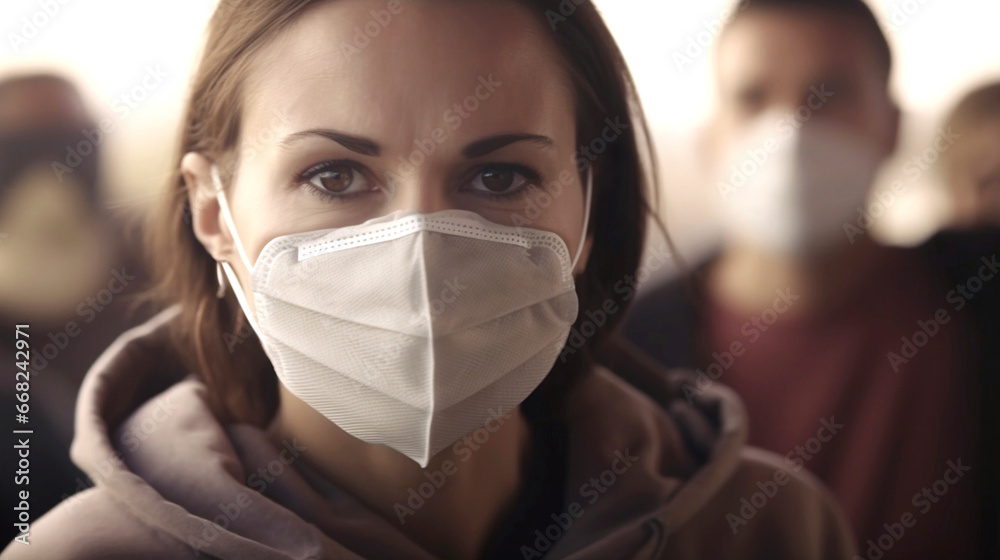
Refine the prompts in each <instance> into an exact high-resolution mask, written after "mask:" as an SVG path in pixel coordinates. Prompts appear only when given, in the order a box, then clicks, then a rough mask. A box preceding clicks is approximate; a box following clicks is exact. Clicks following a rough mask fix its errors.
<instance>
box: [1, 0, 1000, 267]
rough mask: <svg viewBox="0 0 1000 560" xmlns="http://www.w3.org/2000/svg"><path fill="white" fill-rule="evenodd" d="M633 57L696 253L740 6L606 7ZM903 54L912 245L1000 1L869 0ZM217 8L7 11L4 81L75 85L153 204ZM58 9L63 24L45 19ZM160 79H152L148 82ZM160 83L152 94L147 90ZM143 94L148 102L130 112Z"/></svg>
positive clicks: (987, 74) (983, 74) (900, 71)
mask: <svg viewBox="0 0 1000 560" xmlns="http://www.w3.org/2000/svg"><path fill="white" fill-rule="evenodd" d="M596 3H597V4H598V6H599V7H600V8H601V9H602V11H603V12H604V14H605V16H606V18H607V20H608V22H609V25H610V26H611V29H612V31H613V32H614V33H615V35H616V37H617V38H618V40H619V42H620V44H621V47H622V49H623V50H624V51H625V55H626V58H627V59H628V60H629V62H630V65H631V67H632V70H633V73H634V75H635V78H636V80H637V82H638V86H639V91H640V94H641V96H642V99H643V101H644V104H645V110H646V112H647V115H648V117H649V119H650V122H651V124H652V126H653V129H654V135H655V140H656V143H657V148H658V152H659V159H660V164H661V169H662V176H663V201H664V204H663V208H662V213H663V215H664V217H665V219H666V222H667V224H668V227H669V229H670V233H671V235H672V237H673V238H674V240H675V242H676V243H677V244H678V246H679V247H680V248H681V249H682V252H683V253H684V254H685V255H686V256H693V255H695V254H697V253H698V252H700V251H703V250H704V249H705V248H707V247H709V246H710V245H711V244H712V242H713V240H714V239H715V235H716V223H717V220H716V218H715V213H714V206H713V203H712V200H711V195H712V190H711V189H710V188H709V187H706V183H705V181H704V180H702V179H701V177H700V175H699V165H698V158H697V149H696V146H697V142H698V140H697V139H698V135H699V130H700V128H701V127H702V126H703V124H704V122H705V121H706V118H707V116H708V115H709V114H710V112H711V110H712V105H713V103H714V99H713V87H712V86H713V83H712V72H711V62H712V47H713V41H714V37H715V34H716V30H717V29H718V25H719V24H720V23H721V18H723V17H724V16H725V14H726V12H727V9H728V8H729V7H731V5H732V3H731V2H730V1H729V0H701V1H699V2H671V3H665V2H650V1H649V0H596ZM870 3H871V5H872V7H873V9H874V10H875V11H876V13H877V14H878V16H879V17H880V19H881V20H882V22H883V26H884V28H885V30H886V32H887V35H888V37H889V40H890V42H891V44H892V46H893V49H894V54H895V57H896V69H895V75H894V78H893V80H894V82H893V89H894V92H895V94H896V95H897V98H898V100H899V102H900V104H901V106H902V108H903V110H904V113H905V115H906V118H905V121H904V129H903V133H904V134H903V138H902V149H901V150H900V152H899V154H898V157H897V158H896V161H895V162H893V163H892V164H890V165H887V166H886V169H885V173H884V174H883V179H882V181H881V182H882V183H885V184H888V183H891V182H892V181H894V180H899V179H903V180H905V182H906V183H907V188H906V191H905V192H906V196H905V197H904V198H903V199H901V200H899V201H897V203H895V204H893V205H892V207H891V208H890V209H889V212H888V213H887V214H886V215H885V216H884V217H883V218H882V219H880V220H878V221H877V222H876V224H875V226H874V227H873V231H874V233H876V234H877V235H879V236H881V237H882V238H883V239H886V240H889V241H892V242H896V243H902V244H910V243H914V242H916V241H919V240H920V239H922V238H923V237H924V236H926V235H927V234H928V233H929V232H931V231H932V230H933V229H934V228H936V227H937V225H938V223H939V221H940V219H941V216H942V213H943V212H945V211H946V206H945V204H944V203H943V202H942V200H941V197H940V196H939V195H938V194H937V192H938V191H937V189H936V184H935V177H934V174H933V173H923V174H921V175H920V176H919V177H911V176H906V177H904V174H903V173H902V171H901V166H902V165H903V163H904V162H906V161H908V160H909V159H910V158H912V157H913V156H914V154H917V153H920V152H921V151H922V150H923V149H924V148H925V147H926V146H927V145H928V143H929V142H930V141H931V140H932V138H933V136H934V133H935V130H936V128H937V127H938V126H939V123H940V120H941V119H942V118H943V116H944V113H945V111H947V109H948V108H949V107H950V106H951V105H952V104H953V103H954V102H955V101H956V100H957V99H958V98H959V97H960V96H961V95H962V94H963V93H964V92H966V91H968V90H969V89H970V88H971V87H973V86H975V85H977V84H980V83H982V82H984V81H987V80H990V79H994V80H995V79H998V78H1000V49H998V48H997V38H996V22H998V21H1000V2H997V1H996V0H949V1H947V2H945V1H942V0H871V2H870ZM213 5H214V3H212V2H205V1H204V0H174V1H172V2H135V1H129V0H95V1H90V2H78V1H73V0H4V1H3V2H2V3H0V31H2V37H3V44H2V45H0V52H2V53H3V55H2V57H0V77H5V76H8V75H11V74H16V73H20V72H23V71H36V70H51V71H56V72H59V73H61V74H63V75H66V76H68V77H69V78H70V79H72V80H74V81H75V82H76V83H78V84H79V85H80V87H81V88H82V90H83V92H84V94H85V96H86V98H87V100H88V102H89V105H90V107H91V109H92V110H93V111H95V112H97V114H98V120H100V118H109V119H111V120H112V121H113V123H114V131H113V132H112V133H111V134H109V135H108V138H107V140H106V144H105V145H104V146H103V148H104V149H105V150H104V157H105V158H106V161H105V162H104V164H105V167H104V169H105V170H106V177H105V178H106V181H107V184H108V189H109V194H110V199H111V200H112V201H113V204H114V205H116V206H130V205H143V204H148V203H150V202H152V201H154V200H155V196H154V195H155V193H157V192H158V191H159V189H160V188H161V187H162V185H163V184H164V181H165V179H166V177H167V173H168V168H167V167H168V165H169V160H170V155H171V152H172V150H173V149H174V144H175V138H176V130H177V121H178V118H179V115H180V112H181V110H182V106H181V105H182V101H183V99H184V92H185V88H186V86H187V78H188V76H189V74H190V72H191V69H192V65H193V63H194V61H195V59H196V56H197V52H198V48H199V44H200V38H201V36H202V32H203V29H204V27H205V24H206V21H207V19H208V17H209V15H210V14H211V12H212V9H213ZM45 6H49V11H55V9H54V8H55V7H58V11H57V13H55V14H54V15H52V16H49V15H48V14H47V13H46V10H45ZM149 75H155V76H157V79H156V80H150V79H147V76H149ZM144 80H145V81H146V82H145V83H146V84H147V86H148V85H149V84H151V83H154V82H156V83H155V86H154V87H144V86H143V82H144ZM136 88H139V89H140V90H141V93H142V95H141V97H142V98H143V99H142V100H140V101H135V102H133V103H132V104H131V105H129V104H127V103H125V102H123V100H122V95H129V94H130V92H133V91H134V90H136Z"/></svg>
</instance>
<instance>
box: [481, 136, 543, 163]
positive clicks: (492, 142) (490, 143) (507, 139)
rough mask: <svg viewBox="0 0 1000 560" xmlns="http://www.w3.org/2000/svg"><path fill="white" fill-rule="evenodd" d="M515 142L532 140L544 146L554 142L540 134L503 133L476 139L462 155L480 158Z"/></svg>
mask: <svg viewBox="0 0 1000 560" xmlns="http://www.w3.org/2000/svg"><path fill="white" fill-rule="evenodd" d="M515 142H532V143H534V144H537V145H538V146H539V147H542V148H551V147H552V145H553V144H554V142H553V141H552V139H551V138H549V137H548V136H542V135H539V134H524V133H516V134H501V135H498V136H490V137H489V138H483V139H482V140H476V141H475V142H473V143H471V144H469V145H468V146H466V147H465V149H464V150H462V155H463V156H465V157H466V158H469V159H472V158H478V157H482V156H485V155H486V154H488V153H490V152H495V151H497V150H499V149H500V148H503V147H504V146H508V145H510V144H513V143H515Z"/></svg>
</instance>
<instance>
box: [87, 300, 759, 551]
mask: <svg viewBox="0 0 1000 560" xmlns="http://www.w3.org/2000/svg"><path fill="white" fill-rule="evenodd" d="M177 311H178V309H177V308H176V307H175V308H171V309H168V310H166V311H163V312H162V313H160V314H159V315H157V316H156V317H154V318H152V319H151V320H149V321H148V322H146V323H145V324H143V325H141V326H139V327H136V328H134V329H132V330H130V331H128V332H126V333H124V334H123V335H122V336H121V337H120V338H119V339H118V340H117V341H116V342H115V343H114V344H113V345H112V346H111V347H109V348H108V350H107V351H106V352H105V353H104V354H103V355H102V357H101V358H100V359H99V360H98V361H97V362H96V363H95V364H94V365H93V367H92V368H91V370H90V371H89V373H88V374H87V376H86V379H85V381H84V383H83V386H82V388H81V390H80V396H79V400H78V405H77V411H76V434H75V438H74V441H73V445H72V448H71V456H72V458H73V460H74V462H75V463H76V464H77V465H78V466H79V467H80V468H81V469H82V470H83V471H84V472H85V473H87V475H88V476H89V477H90V478H91V480H92V481H93V482H94V483H95V485H96V486H97V487H98V488H100V489H103V491H104V492H105V493H107V494H110V496H111V497H112V498H113V499H114V501H115V502H117V504H118V507H121V508H124V509H125V510H127V513H128V515H130V516H132V517H134V518H135V519H136V520H137V521H138V522H140V523H143V524H146V525H149V526H150V527H151V528H152V529H154V530H155V531H157V532H158V533H160V534H163V535H166V536H167V538H173V539H176V540H177V541H179V543H183V544H184V545H185V546H187V547H189V548H190V550H191V551H197V552H198V553H199V554H203V555H204V554H207V555H210V556H212V557H217V558H226V559H230V558H232V559H237V558H239V559H262V560H264V559H267V560H272V559H274V560H277V559H286V558H296V559H306V558H371V559H374V558H396V559H420V560H424V559H426V560H432V559H434V558H436V557H435V556H434V555H432V554H431V553H429V552H427V551H426V550H425V549H423V548H421V547H420V546H419V545H418V544H416V543H415V542H413V541H412V540H410V539H409V538H408V537H407V536H406V535H405V534H404V533H402V532H401V531H400V530H399V529H398V528H397V526H396V525H395V524H394V523H393V522H391V521H389V520H386V519H384V518H383V517H380V516H378V515H376V514H374V513H373V512H372V511H371V510H369V509H368V508H366V507H365V506H364V505H363V504H361V503H359V502H358V501H357V500H356V499H354V498H353V497H352V496H350V495H348V494H347V493H345V492H338V491H337V489H336V488H333V487H329V488H326V489H325V490H324V489H320V488H317V484H316V480H315V479H314V478H311V477H309V476H308V469H307V468H306V467H305V465H304V464H296V462H295V459H296V458H297V457H298V454H299V451H300V450H299V449H298V446H297V443H296V442H294V441H293V442H285V445H284V447H283V448H282V447H278V446H276V445H275V444H274V443H272V441H271V440H270V439H269V438H268V437H267V435H266V433H265V432H264V431H263V430H261V429H259V428H257V427H255V426H251V425H247V424H235V425H228V426H227V425H223V424H221V423H220V422H219V420H218V419H217V418H216V417H215V416H214V415H213V413H212V412H211V411H210V409H209V406H208V404H207V388H206V386H205V385H204V383H203V382H201V381H200V380H199V379H198V378H197V377H196V376H195V375H193V374H191V373H190V372H186V371H185V370H184V368H183V367H182V366H181V365H180V361H179V360H178V359H177V356H176V355H175V354H174V351H173V350H172V348H171V345H170V344H169V343H168V332H167V331H168V327H169V322H170V321H171V320H172V319H173V317H175V316H176V314H177ZM601 363H602V365H601V366H598V367H597V368H596V369H595V371H594V372H593V374H592V375H588V376H585V377H584V378H583V380H582V381H581V382H580V383H579V384H577V385H576V386H575V387H574V388H573V389H572V391H571V393H570V395H569V397H568V399H567V403H568V404H567V409H566V414H567V426H568V440H567V443H568V449H567V451H568V463H567V465H568V471H567V473H566V486H565V493H564V496H565V501H566V503H567V504H568V503H570V502H572V501H576V502H578V503H580V504H581V505H582V507H583V509H584V510H585V513H586V514H585V515H581V516H579V517H577V518H575V519H572V524H571V525H570V526H569V527H568V528H566V529H565V531H560V532H561V533H563V535H562V536H561V538H559V539H558V540H557V541H556V542H555V544H554V545H551V549H549V550H547V551H545V558H567V559H578V560H584V559H598V558H601V559H605V558H622V557H628V558H660V557H661V554H662V553H663V550H664V548H665V546H666V542H667V539H668V536H669V535H670V533H671V532H673V531H675V530H677V528H679V527H682V526H683V525H684V524H685V522H686V521H688V520H689V519H691V518H692V517H693V516H694V515H696V514H697V513H698V512H699V511H700V510H702V509H703V508H704V507H705V505H706V502H708V500H710V499H711V498H712V496H713V495H714V494H716V492H717V490H718V489H719V488H720V487H721V486H722V485H723V484H725V483H726V481H727V479H729V478H730V477H731V475H732V473H733V471H734V470H735V469H736V468H737V466H738V464H739V462H740V460H741V450H742V449H743V446H744V443H745V439H746V427H745V424H746V422H745V417H744V412H743V408H742V405H741V404H740V401H739V399H738V398H736V397H735V396H734V395H733V394H732V393H731V392H729V391H728V390H726V389H725V388H722V387H718V386H710V387H708V388H706V389H705V390H703V391H699V396H698V398H696V399H693V400H692V401H690V402H689V401H688V399H687V398H685V397H684V395H683V394H682V392H681V386H682V385H683V384H684V383H685V382H690V381H691V378H690V377H689V376H687V375H686V374H684V373H682V372H671V371H664V370H662V369H658V368H657V366H655V365H654V364H653V363H652V362H650V361H648V358H645V357H644V356H641V355H637V354H635V353H633V352H632V351H631V350H627V349H625V348H624V347H621V349H619V350H613V351H609V352H608V354H607V355H606V356H604V357H603V358H602V360H601ZM622 462H625V463H626V464H627V466H628V468H627V472H626V473H624V474H622V475H621V476H619V477H618V478H617V479H616V481H615V483H614V484H613V485H610V486H609V487H607V490H606V492H604V493H603V494H600V496H599V497H598V498H597V499H593V498H592V497H590V496H589V495H582V494H581V489H582V488H583V485H584V484H586V483H587V481H588V480H590V479H592V478H593V477H595V476H599V475H600V474H601V473H602V472H604V471H606V470H608V469H611V468H613V465H615V467H614V468H618V467H619V466H621V464H622ZM269 468H270V469H271V471H270V473H271V474H274V475H275V476H268V470H267V469H269ZM275 471H281V472H275ZM278 475H280V476H278ZM304 475H305V476H304ZM594 495H596V493H594ZM554 513H555V514H558V513H561V512H554ZM526 545H527V546H529V547H530V546H535V545H534V543H526ZM538 546H543V547H546V545H545V543H544V542H543V543H539V545H538Z"/></svg>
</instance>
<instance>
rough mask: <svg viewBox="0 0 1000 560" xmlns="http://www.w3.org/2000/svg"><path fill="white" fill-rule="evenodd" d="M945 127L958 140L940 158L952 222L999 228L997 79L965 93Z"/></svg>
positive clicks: (999, 94) (999, 95) (999, 109)
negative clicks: (956, 136) (951, 207)
mask: <svg viewBox="0 0 1000 560" xmlns="http://www.w3.org/2000/svg"><path fill="white" fill-rule="evenodd" d="M945 128H946V129H948V130H951V131H952V132H953V133H954V134H956V135H958V136H959V137H960V139H961V141H960V142H958V143H957V144H956V146H955V147H954V148H953V149H951V150H948V151H946V152H945V153H943V154H942V157H941V160H940V163H941V168H940V169H941V171H942V178H943V180H944V183H945V187H946V189H947V192H948V194H949V198H950V199H951V201H952V206H953V211H952V225H953V226H954V227H957V228H977V227H993V228H996V227H1000V82H998V83H993V84H989V85H985V86H982V87H980V88H977V89H976V90H974V91H972V92H970V93H969V94H967V95H966V96H965V97H964V98H963V99H962V100H961V101H960V102H959V103H958V105H956V106H955V108H954V109H952V111H951V113H950V114H949V115H948V118H947V120H946V121H945Z"/></svg>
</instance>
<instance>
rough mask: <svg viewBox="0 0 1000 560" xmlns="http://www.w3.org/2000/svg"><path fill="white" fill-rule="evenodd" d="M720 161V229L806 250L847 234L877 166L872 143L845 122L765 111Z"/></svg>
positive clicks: (753, 241)
mask: <svg viewBox="0 0 1000 560" xmlns="http://www.w3.org/2000/svg"><path fill="white" fill-rule="evenodd" d="M722 163H723V165H722V166H721V167H720V168H719V173H718V176H717V177H716V185H717V187H718V191H719V193H720V194H721V195H722V203H721V204H722V218H723V231H724V233H725V234H726V236H727V237H728V239H729V241H731V242H738V243H744V244H748V245H752V246H755V247H760V248H762V249H765V250H767V251H770V252H772V253H776V254H787V255H798V256H801V255H805V254H810V253H817V252H821V251H823V250H825V249H828V248H829V247H831V246H833V245H836V244H837V243H838V242H839V241H841V240H843V241H847V237H846V235H845V233H844V224H845V223H848V222H851V223H853V220H854V218H855V216H856V214H857V210H858V208H861V207H863V205H864V203H865V200H866V198H867V195H868V192H869V190H870V189H871V186H872V183H873V182H874V179H875V174H876V172H877V170H878V167H879V164H880V163H881V162H880V158H879V157H878V154H877V152H876V150H875V149H874V148H873V147H872V146H869V145H868V144H866V143H865V141H864V140H863V139H861V138H858V137H857V136H855V135H854V134H853V133H852V132H851V131H850V130H847V129H845V128H844V127H842V126H840V125H837V124H834V123H831V122H828V120H822V119H819V118H815V119H813V120H810V121H807V122H805V123H800V122H799V121H796V120H795V118H794V115H793V114H792V113H780V112H768V113H766V114H764V115H763V116H761V117H759V118H758V119H757V120H756V121H755V122H754V123H753V124H751V125H750V126H749V127H748V129H747V133H746V134H745V135H744V136H743V137H742V138H741V140H740V141H737V142H736V143H734V145H733V148H732V149H731V150H730V151H729V154H728V156H727V157H726V158H724V159H723V162H722Z"/></svg>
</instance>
